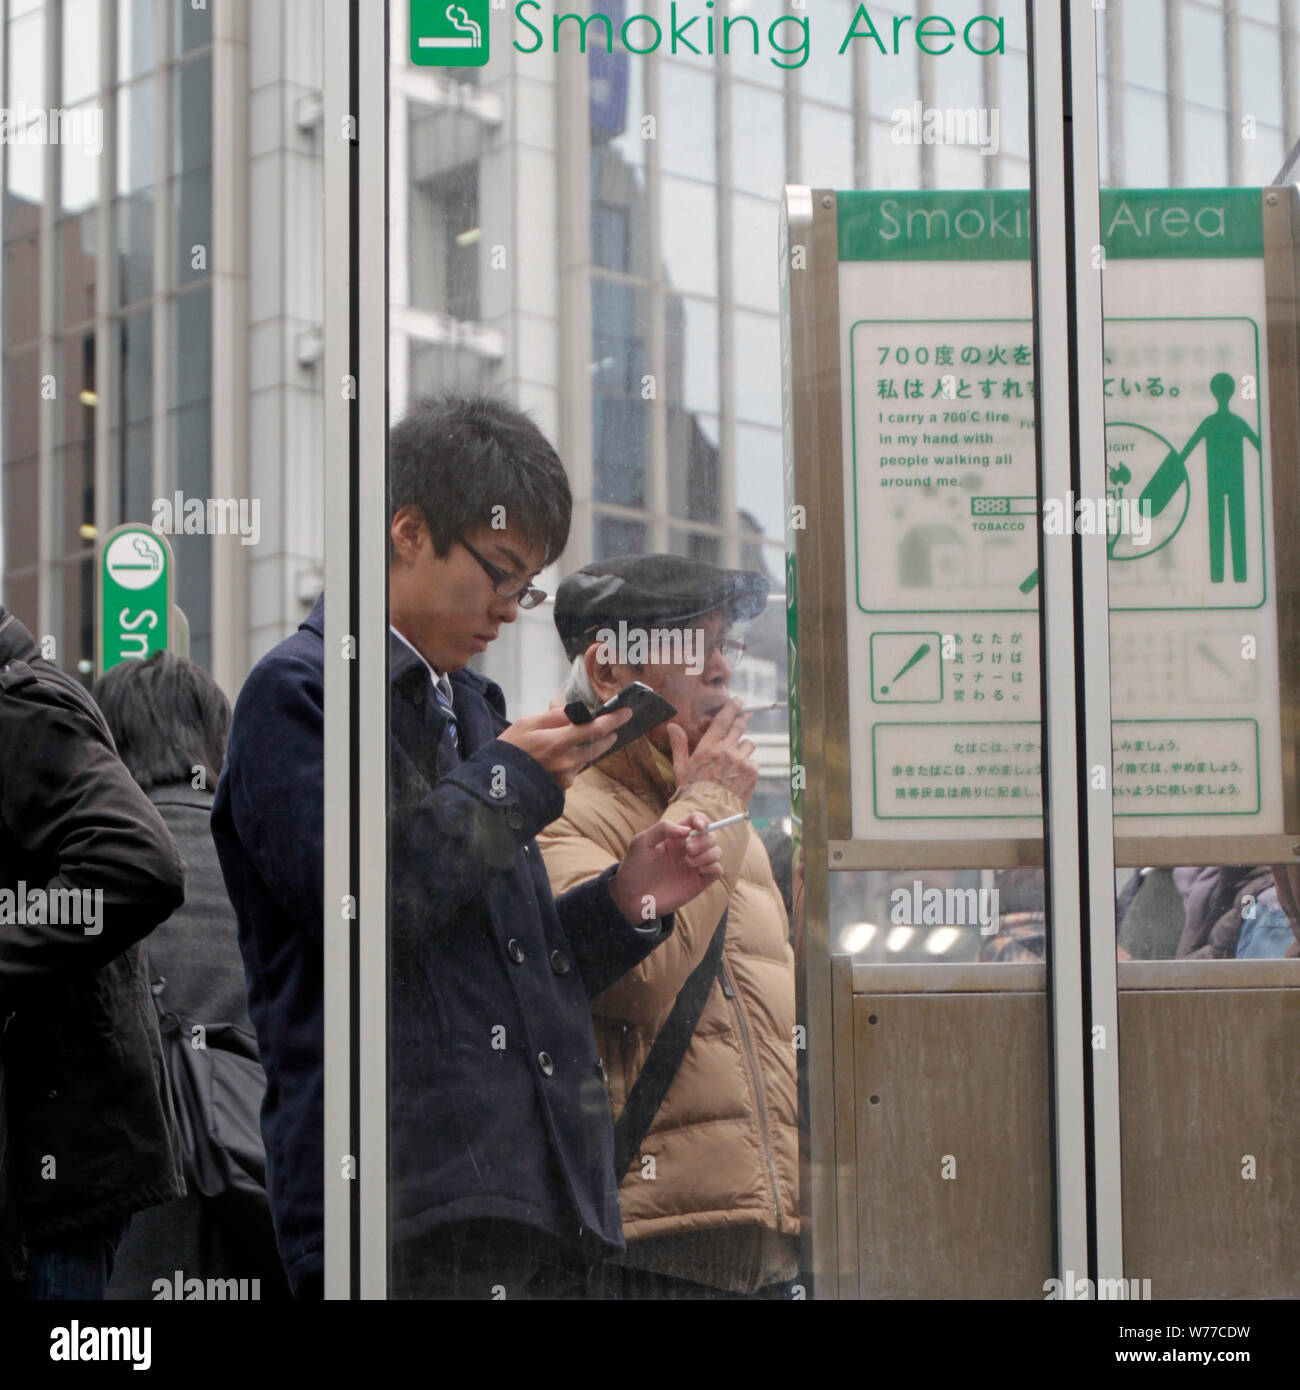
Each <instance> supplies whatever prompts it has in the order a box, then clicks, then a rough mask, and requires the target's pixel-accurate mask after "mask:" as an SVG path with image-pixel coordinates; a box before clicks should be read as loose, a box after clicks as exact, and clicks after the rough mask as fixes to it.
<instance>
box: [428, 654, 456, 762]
mask: <svg viewBox="0 0 1300 1390" xmlns="http://www.w3.org/2000/svg"><path fill="white" fill-rule="evenodd" d="M433 691H434V694H435V695H436V696H437V697H438V704H439V705H440V706H441V708H442V712H443V713H444V714H445V715H446V716H447V730H448V732H449V733H450V734H451V737H452V740H453V742H455V743H456V745H457V746H458V747H459V738H458V735H457V730H456V711H455V709H454V708H453V706H452V703H451V682H450V681H449V680H448V679H447V673H446V672H445V671H444V672H441V673H440V674H439V675H438V677H437V679H436V680H435V681H434V683H433ZM444 736H445V735H444Z"/></svg>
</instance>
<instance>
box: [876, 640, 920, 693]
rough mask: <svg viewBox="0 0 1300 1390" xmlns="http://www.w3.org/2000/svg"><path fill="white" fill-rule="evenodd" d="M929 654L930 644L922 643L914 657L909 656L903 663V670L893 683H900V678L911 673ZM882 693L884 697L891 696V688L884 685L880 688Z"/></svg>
mask: <svg viewBox="0 0 1300 1390" xmlns="http://www.w3.org/2000/svg"><path fill="white" fill-rule="evenodd" d="M929 654H930V644H929V643H928V642H922V643H921V645H920V646H919V647H917V649H916V650H915V651H914V652H913V653H912V655H911V656H909V657H908V658H907V660H906V661H905V662H904V663H903V665H902V666H901V668H900V669H899V671H898V674H897V675H895V676H894V680H893V682H892V683H897V681H898V679H899V677H900V676H903V675H905V674H906V673H907V672H908V671H910V670H911V669H912V667H913V666H915V665H916V663H917V662H918V661H920V660H921V658H922V657H923V656H928V655H929ZM880 693H881V694H882V695H888V694H889V686H887V685H882V686H881V687H880Z"/></svg>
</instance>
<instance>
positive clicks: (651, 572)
mask: <svg viewBox="0 0 1300 1390" xmlns="http://www.w3.org/2000/svg"><path fill="white" fill-rule="evenodd" d="M768 588H769V585H768V582H767V579H766V577H765V576H764V575H761V574H756V573H754V572H753V571H752V570H726V569H722V568H721V567H720V566H718V565H711V564H709V563H708V562H707V561H705V560H690V559H687V558H685V557H684V556H681V555H618V556H615V557H614V558H612V559H609V560H596V561H594V562H593V563H592V564H590V565H584V566H583V567H582V568H581V569H580V570H578V571H577V572H576V573H575V574H571V575H569V577H568V578H567V579H565V580H564V581H563V582H562V583H561V584H560V587H559V589H558V590H557V592H556V595H555V626H556V629H557V630H558V631H559V634H560V641H562V642H563V643H564V650H565V654H566V655H567V656H568V658H569V660H570V661H572V660H573V658H574V657H575V656H578V655H579V654H580V653H582V652H584V651H585V650H586V649H587V647H588V646H590V644H591V643H592V642H594V641H595V640H596V636H595V635H596V633H597V632H599V631H600V629H601V628H606V627H615V626H617V624H618V622H619V620H620V619H621V620H622V621H623V622H625V623H627V624H629V625H638V626H643V627H652V626H654V627H671V626H673V625H675V624H678V623H684V622H686V621H688V620H689V619H691V618H700V617H703V616H704V614H705V613H711V612H712V611H713V610H714V609H715V608H725V609H726V611H727V616H728V618H729V620H730V621H732V622H736V621H738V620H740V619H743V618H752V617H754V616H755V615H756V614H758V613H761V612H762V610H763V605H764V604H765V603H766V602H767V591H768Z"/></svg>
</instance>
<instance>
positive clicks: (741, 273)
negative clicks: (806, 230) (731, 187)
mask: <svg viewBox="0 0 1300 1390" xmlns="http://www.w3.org/2000/svg"><path fill="white" fill-rule="evenodd" d="M780 216H781V206H780V204H779V203H774V202H769V201H768V200H767V199H764V198H747V197H745V195H744V194H741V193H736V194H733V195H732V199H731V294H732V298H733V299H734V300H735V302H736V303H737V304H741V305H744V306H745V307H746V308H749V309H766V310H767V311H768V312H769V313H773V314H774V313H776V311H777V309H778V308H779V307H780V297H779V294H778V285H777V276H776V232H777V224H778V222H779V221H780Z"/></svg>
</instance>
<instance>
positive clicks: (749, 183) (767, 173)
mask: <svg viewBox="0 0 1300 1390" xmlns="http://www.w3.org/2000/svg"><path fill="white" fill-rule="evenodd" d="M731 129H732V132H733V139H732V142H731V182H732V185H733V187H735V188H738V189H739V190H740V191H741V192H743V193H757V194H758V195H759V196H760V197H763V198H780V196H781V192H782V189H783V188H784V187H785V125H784V120H783V115H782V102H781V98H780V96H779V95H778V94H777V93H775V92H764V91H760V90H759V89H758V88H757V87H751V86H748V85H747V84H746V83H744V82H733V83H732V87H731Z"/></svg>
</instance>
